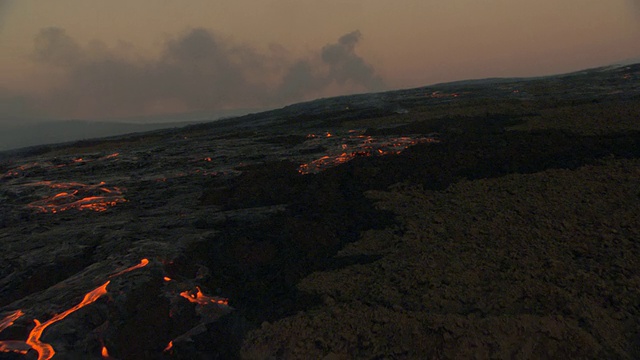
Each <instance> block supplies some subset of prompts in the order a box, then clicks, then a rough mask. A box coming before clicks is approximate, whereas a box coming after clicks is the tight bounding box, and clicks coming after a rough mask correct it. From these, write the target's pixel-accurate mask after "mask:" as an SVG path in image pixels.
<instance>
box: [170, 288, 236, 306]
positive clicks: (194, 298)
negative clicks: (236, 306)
mask: <svg viewBox="0 0 640 360" xmlns="http://www.w3.org/2000/svg"><path fill="white" fill-rule="evenodd" d="M196 289H198V292H197V293H195V294H191V293H190V292H189V291H183V292H181V293H180V296H182V297H183V298H185V299H187V300H189V301H191V302H192V303H196V304H198V305H209V304H219V305H229V299H224V298H215V297H211V296H206V295H205V294H203V293H202V290H200V287H199V286H196Z"/></svg>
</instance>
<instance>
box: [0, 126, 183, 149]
mask: <svg viewBox="0 0 640 360" xmlns="http://www.w3.org/2000/svg"><path fill="white" fill-rule="evenodd" d="M193 123H195V121H192V122H171V123H169V122H167V123H154V124H133V123H123V122H93V121H83V120H68V121H50V122H35V123H26V124H25V123H23V124H20V125H6V124H5V125H3V126H1V127H0V151H4V150H10V149H16V148H21V147H27V146H33V145H40V144H53V143H60V142H67V141H73V140H82V139H91V138H99V137H106V136H114V135H122V134H128V133H135V132H145V131H152V130H157V129H166V128H174V127H182V126H186V125H189V124H193Z"/></svg>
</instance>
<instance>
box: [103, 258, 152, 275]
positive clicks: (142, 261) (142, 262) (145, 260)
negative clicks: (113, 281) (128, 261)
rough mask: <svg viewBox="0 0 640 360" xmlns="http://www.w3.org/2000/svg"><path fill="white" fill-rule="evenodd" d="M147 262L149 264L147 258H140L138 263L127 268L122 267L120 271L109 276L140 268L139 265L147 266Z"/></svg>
mask: <svg viewBox="0 0 640 360" xmlns="http://www.w3.org/2000/svg"><path fill="white" fill-rule="evenodd" d="M147 264H149V259H142V260H140V263H139V264H138V265H134V266H131V267H128V268H126V269H124V270H122V271H118V272H117V273H115V274H113V275H111V276H109V277H110V278H112V277H116V276H120V275H122V274H124V273H128V272H130V271H133V270H135V269H140V268H141V267H145V266H147Z"/></svg>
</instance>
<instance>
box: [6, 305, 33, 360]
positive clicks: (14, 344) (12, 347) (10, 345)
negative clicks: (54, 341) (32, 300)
mask: <svg viewBox="0 0 640 360" xmlns="http://www.w3.org/2000/svg"><path fill="white" fill-rule="evenodd" d="M22 315H24V312H22V310H16V311H14V312H12V313H11V314H9V315H7V316H5V318H4V319H2V320H1V321H0V332H2V331H4V329H6V328H8V327H10V326H11V325H13V322H14V321H16V320H17V319H18V318H19V317H21V316H22ZM28 350H29V346H28V345H27V344H25V343H24V342H23V341H13V340H3V341H0V352H16V353H19V354H26V353H27V351H28Z"/></svg>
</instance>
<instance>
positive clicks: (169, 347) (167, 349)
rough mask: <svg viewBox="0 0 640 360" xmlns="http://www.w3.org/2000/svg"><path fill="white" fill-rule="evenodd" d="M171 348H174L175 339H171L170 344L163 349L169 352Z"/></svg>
mask: <svg viewBox="0 0 640 360" xmlns="http://www.w3.org/2000/svg"><path fill="white" fill-rule="evenodd" d="M171 349H173V340H171V341H169V344H168V345H167V347H166V348H164V350H162V351H164V352H167V351H169V350H171Z"/></svg>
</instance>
